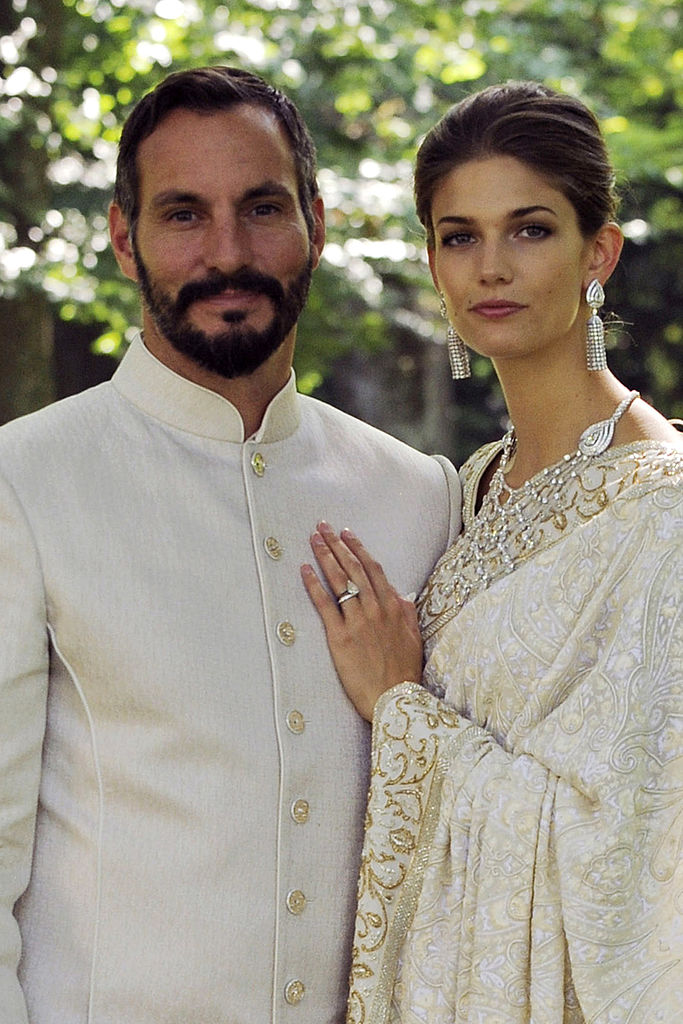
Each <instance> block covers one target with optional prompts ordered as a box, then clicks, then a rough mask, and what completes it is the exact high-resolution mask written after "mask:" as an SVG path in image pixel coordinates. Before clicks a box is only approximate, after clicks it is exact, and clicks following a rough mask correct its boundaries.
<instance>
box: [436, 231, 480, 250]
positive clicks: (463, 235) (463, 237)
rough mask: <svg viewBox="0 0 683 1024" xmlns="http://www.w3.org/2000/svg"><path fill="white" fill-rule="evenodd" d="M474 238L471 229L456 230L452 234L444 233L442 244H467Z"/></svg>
mask: <svg viewBox="0 0 683 1024" xmlns="http://www.w3.org/2000/svg"><path fill="white" fill-rule="evenodd" d="M472 240H473V235H471V234H470V233H469V231H454V232H453V234H451V235H444V237H443V238H442V239H441V244H442V245H443V246H452V247H454V246H458V245H467V244H468V243H469V242H471V241H472Z"/></svg>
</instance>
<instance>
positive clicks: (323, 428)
mask: <svg viewBox="0 0 683 1024" xmlns="http://www.w3.org/2000/svg"><path fill="white" fill-rule="evenodd" d="M110 227H111V238H112V243H113V247H114V251H115V253H116V256H117V259H118V262H119V265H120V267H121V269H122V271H123V273H124V274H125V275H126V276H128V277H129V278H131V279H133V280H135V281H137V283H138V284H139V287H140V292H141V296H142V323H143V334H142V336H141V337H138V338H137V340H135V341H134V342H133V344H132V346H131V348H130V349H129V351H128V352H127V354H126V356H125V357H124V359H123V361H122V363H121V365H120V367H119V369H118V370H117V371H116V373H115V374H114V377H113V379H112V381H111V382H109V383H107V384H104V385H100V386H99V387H97V388H93V389H91V390H90V391H88V392H85V393H84V394H82V395H79V396H76V397H74V398H70V399H67V400H65V401H63V402H60V403H57V404H56V405H54V406H52V407H50V408H48V409H45V410H42V411H40V412H38V413H35V414H33V415H32V416H29V417H26V418H24V419H22V420H18V421H15V422H14V423H12V424H8V425H7V426H5V427H4V428H3V429H2V430H1V431H0V480H1V490H0V495H1V498H0V566H1V570H0V572H1V583H0V887H1V889H0V1022H1V1024H24V1022H25V1021H26V1020H27V1019H28V1020H30V1021H31V1024H86V1022H89V1024H152V1022H154V1024H157V1022H158V1024H162V1022H163V1024H189V1022H192V1024H264V1022H267V1021H273V1022H287V1021H290V1020H291V1021H296V1022H303V1024H326V1022H332V1021H335V1022H336V1021H340V1020H342V1019H343V1015H344V1005H345V995H346V976H347V972H348V966H349V963H350V948H349V946H350V938H351V934H352V930H353V916H354V897H355V889H356V873H357V868H358V862H359V857H360V843H361V833H362V824H363V816H364V808H365V795H366V785H367V769H366V764H367V760H368V751H367V747H368V729H367V725H366V724H364V723H363V722H362V721H361V719H360V718H359V717H358V716H357V715H356V713H355V712H354V710H353V708H352V706H351V704H350V703H349V702H348V701H347V699H346V698H345V696H344V695H343V693H342V691H341V688H340V686H339V683H338V681H337V679H336V677H335V673H334V669H333V667H332V664H331V661H330V659H329V655H328V653H327V646H326V644H325V640H324V636H323V633H322V630H321V627H320V625H319V623H318V621H317V615H316V612H315V609H314V608H313V607H312V606H311V605H310V603H309V601H308V597H307V595H306V593H305V591H304V588H303V586H302V584H301V580H300V577H299V565H300V564H301V563H302V562H305V561H307V560H309V558H310V553H309V545H308V537H309V534H310V532H311V530H312V529H313V528H314V527H315V524H316V523H317V522H318V521H319V520H320V519H321V518H326V519H329V520H330V521H331V522H332V523H334V524H337V525H343V524H345V523H347V522H348V523H350V524H351V523H352V524H353V526H354V527H355V528H356V529H357V530H358V531H359V533H360V535H361V536H362V537H363V538H364V539H366V540H367V542H368V544H369V545H371V547H372V549H373V550H376V551H377V552H378V553H379V555H380V557H381V558H382V559H383V562H384V565H385V567H386V569H387V571H388V574H389V576H390V577H391V578H392V580H393V581H395V582H396V584H397V585H398V586H399V587H400V588H401V589H402V590H403V591H404V592H406V591H415V590H417V589H419V587H420V586H421V585H422V583H423V581H424V580H425V578H426V576H427V574H428V572H429V570H430V568H431V566H432V564H433V563H434V561H435V559H436V558H437V556H438V555H439V554H440V553H441V551H442V550H443V549H444V548H445V547H446V545H447V544H448V542H449V541H450V539H451V538H452V537H453V535H454V533H455V532H456V531H457V529H458V527H459V489H458V483H457V478H456V477H455V475H454V471H453V470H452V468H451V467H450V466H449V465H448V464H446V463H443V462H439V461H437V460H436V459H430V458H428V457H426V456H424V455H421V454H418V453H416V452H414V451H412V450H411V449H409V448H407V447H405V446H404V445H402V444H400V443H399V442H398V441H395V440H394V439H391V438H389V437H387V436H385V435H383V434H381V433H379V432H378V431H376V430H374V429H372V428H370V427H368V426H366V425H365V424H362V423H360V422H358V421H355V420H353V419H351V418H349V417H348V416H345V415H344V414H342V413H340V412H338V411H336V410H333V409H331V408H329V407H327V406H325V405H323V404H321V403H319V402H316V401H315V400H313V399H309V398H304V397H301V396H298V395H297V393H296V390H295V384H294V379H293V374H292V370H291V364H292V355H293V349H294V341H295V334H296V323H297V319H298V317H299V314H300V312H301V309H302V307H303V305H304V302H305V299H306V294H307V291H308V286H309V282H310V278H311V274H312V271H313V270H314V269H315V267H316V265H317V263H318V260H319V258H320V253H321V250H322V246H323V238H324V227H323V205H322V201H321V199H320V197H319V195H318V191H317V185H316V181H315V160H314V150H313V146H312V143H311V141H310V138H309V136H308V133H307V131H306V129H305V127H304V125H303V124H302V122H301V119H300V117H299V115H298V113H297V111H296V110H295V109H294V107H293V106H292V104H291V103H290V102H289V101H288V100H287V99H285V97H283V96H282V95H281V94H279V93H277V92H276V91H275V90H273V89H272V88H270V87H269V86H267V85H266V83H264V82H263V81H262V80H261V79H260V78H258V77H256V76H253V75H250V74H247V73H244V72H241V71H237V70H234V69H229V68H204V69H198V70H195V71H192V72H182V73H177V74H173V75H171V76H169V78H167V79H166V80H165V81H164V82H163V83H161V85H160V86H159V87H157V89H156V90H155V91H154V92H153V93H151V94H150V95H148V96H147V97H145V98H144V99H143V100H142V101H141V102H140V104H139V105H138V106H137V107H136V109H135V110H134V111H133V113H132V115H131V117H130V118H129V120H128V122H127V124H126V126H125V128H124V131H123V135H122V140H121V147H120V155H119V166H118V174H117V184H116V191H115V198H114V202H113V204H112V206H111V211H110ZM15 901H17V903H16V907H14V915H13V906H14V904H15ZM19 960H20V962H19V966H18V973H17V962H18V961H19Z"/></svg>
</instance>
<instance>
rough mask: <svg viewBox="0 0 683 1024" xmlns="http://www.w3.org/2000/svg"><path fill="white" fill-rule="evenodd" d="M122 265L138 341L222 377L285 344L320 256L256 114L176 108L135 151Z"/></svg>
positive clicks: (267, 121)
mask: <svg viewBox="0 0 683 1024" xmlns="http://www.w3.org/2000/svg"><path fill="white" fill-rule="evenodd" d="M137 162H138V175H139V190H140V195H139V199H140V202H139V211H140V212H139V218H138V222H137V227H136V232H135V238H134V239H131V252H132V259H131V266H130V268H129V269H128V270H126V267H124V271H126V272H128V273H129V275H130V276H132V277H135V279H136V280H137V281H138V283H139V285H140V290H141V293H142V298H143V318H144V329H145V338H146V340H149V338H148V336H149V334H150V332H151V333H153V334H155V335H156V338H157V339H160V340H162V341H165V342H168V343H170V344H171V345H172V346H173V348H175V349H176V350H177V351H178V352H180V353H182V354H183V355H185V356H189V357H190V358H191V359H192V360H193V361H194V362H196V363H197V364H199V365H200V366H202V367H204V368H206V369H207V370H210V371H212V372H214V373H218V374H220V375H221V376H222V377H228V378H232V377H238V376H243V375H246V374H250V373H252V372H253V371H254V370H255V369H256V368H257V367H259V366H260V365H261V364H262V363H264V362H265V361H266V360H267V359H268V358H269V356H271V355H272V354H273V353H274V352H275V351H276V350H277V349H279V348H280V346H281V345H282V343H283V342H284V341H285V340H286V339H289V340H292V341H293V335H294V333H295V326H296V322H297V320H298V317H299V315H300V313H301V310H302V308H303V306H304V303H305V301H306V296H307V294H308V288H309V285H310V280H311V274H312V271H313V268H314V267H315V266H316V265H317V262H318V258H319V255H320V250H321V248H322V238H321V232H322V221H321V217H322V215H321V213H320V211H319V210H318V211H317V215H316V231H315V234H314V238H313V239H312V240H311V239H310V238H309V235H308V231H307V229H306V222H305V220H304V216H303V213H302V211H301V207H300V204H299V199H298V191H297V179H296V171H295V167H294V161H293V157H292V153H291V150H290V148H289V144H288V141H287V138H286V136H285V135H284V133H283V131H282V129H281V128H280V126H279V124H278V122H277V120H276V119H275V118H274V116H273V115H272V114H271V113H270V112H269V111H267V110H265V109H264V108H261V107H258V106H251V105H247V104H240V105H239V106H236V107H233V108H231V109H230V110H227V111H217V112H215V113H210V114H200V113H196V112H194V111H191V110H185V109H179V110H175V111H173V112H172V113H171V114H169V115H168V117H166V118H165V119H164V120H163V121H162V122H161V124H160V125H159V126H158V127H157V128H156V130H155V131H154V132H153V133H152V134H151V135H150V136H148V138H146V139H145V140H144V141H143V142H142V143H141V145H140V148H139V150H138V156H137Z"/></svg>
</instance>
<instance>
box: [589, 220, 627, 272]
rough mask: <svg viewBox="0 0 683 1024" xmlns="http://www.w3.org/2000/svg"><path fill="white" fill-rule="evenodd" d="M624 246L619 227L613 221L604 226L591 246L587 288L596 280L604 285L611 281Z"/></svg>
mask: <svg viewBox="0 0 683 1024" xmlns="http://www.w3.org/2000/svg"><path fill="white" fill-rule="evenodd" d="M623 245H624V236H623V234H622V232H621V228H620V227H619V225H618V224H615V223H613V222H612V221H610V222H609V223H608V224H603V226H602V227H601V228H600V230H599V231H598V232H597V234H596V235H595V237H594V238H593V240H592V242H591V243H590V246H589V251H588V265H587V277H586V280H585V282H584V287H585V288H587V287H588V285H589V284H590V282H591V281H593V280H594V279H595V278H597V279H598V281H599V282H600V284H602V285H604V284H605V282H606V281H608V280H609V279H610V277H611V276H612V273H613V272H614V268H615V267H616V265H617V263H618V262H619V257H620V256H621V250H622V248H623Z"/></svg>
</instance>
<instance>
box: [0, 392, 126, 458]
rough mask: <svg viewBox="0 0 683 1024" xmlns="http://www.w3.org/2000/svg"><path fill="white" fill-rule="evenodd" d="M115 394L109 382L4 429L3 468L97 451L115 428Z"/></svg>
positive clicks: (0, 431)
mask: <svg viewBox="0 0 683 1024" xmlns="http://www.w3.org/2000/svg"><path fill="white" fill-rule="evenodd" d="M114 394H115V392H114V389H113V388H112V387H111V385H110V383H109V382H106V383H104V384H97V385H96V386H95V387H92V388H88V389H87V390H86V391H82V392H80V393H79V394H77V395H70V396H69V397H68V398H62V399H60V400H59V401H57V402H53V403H52V404H51V405H46V406H44V408H42V409H38V410H36V411H35V412H31V413H28V414H27V415H25V416H20V417H18V418H17V419H15V420H10V421H9V423H5V424H4V425H3V426H0V468H5V467H9V466H10V465H12V464H15V465H17V466H22V465H25V464H26V462H27V461H29V460H30V459H31V458H32V457H35V458H36V459H41V460H42V461H43V464H45V462H47V461H48V460H49V459H50V458H53V457H58V453H59V452H61V451H64V452H65V453H66V454H70V455H72V456H73V455H75V454H76V453H77V452H78V451H79V450H80V449H81V448H83V449H88V450H90V451H92V450H94V449H95V448H96V447H97V445H98V443H99V440H100V436H101V435H102V434H104V433H106V431H107V430H108V429H109V427H110V426H111V423H112V415H111V412H112V409H111V404H112V399H113V396H114ZM114 401H115V399H114Z"/></svg>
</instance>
